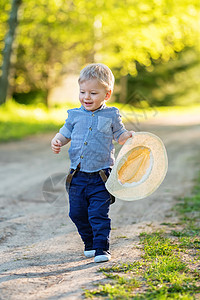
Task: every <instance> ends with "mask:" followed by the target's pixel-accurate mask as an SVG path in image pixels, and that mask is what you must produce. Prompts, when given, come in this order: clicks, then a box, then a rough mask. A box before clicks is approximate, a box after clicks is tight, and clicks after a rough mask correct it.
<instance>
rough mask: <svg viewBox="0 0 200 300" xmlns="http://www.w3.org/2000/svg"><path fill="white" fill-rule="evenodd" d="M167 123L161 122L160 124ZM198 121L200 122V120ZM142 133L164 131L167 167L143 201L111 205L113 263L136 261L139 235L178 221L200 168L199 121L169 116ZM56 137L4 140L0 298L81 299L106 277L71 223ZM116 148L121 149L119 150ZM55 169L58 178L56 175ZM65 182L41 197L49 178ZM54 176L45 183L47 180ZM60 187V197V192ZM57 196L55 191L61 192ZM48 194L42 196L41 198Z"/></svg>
mask: <svg viewBox="0 0 200 300" xmlns="http://www.w3.org/2000/svg"><path fill="white" fill-rule="evenodd" d="M161 123H162V124H161ZM196 123H199V124H200V120H198V122H196ZM140 130H143V131H150V132H152V133H155V134H157V135H158V136H160V137H161V138H162V139H163V141H164V143H165V145H166V148H167V152H168V157H169V170H168V174H167V176H166V179H165V181H164V182H163V184H162V185H161V186H160V188H159V189H158V190H157V191H156V192H155V193H154V194H153V195H151V196H150V197H148V198H147V199H144V200H141V201H135V202H125V201H120V200H117V202H116V203H115V204H114V205H112V206H111V218H112V227H113V230H112V234H111V252H112V260H111V261H110V262H108V263H105V264H101V266H103V265H106V266H109V265H111V264H113V263H117V262H119V261H130V260H136V259H138V258H139V256H140V250H139V247H137V246H138V235H139V233H140V232H142V231H149V230H151V229H152V227H153V228H159V227H160V226H161V225H160V224H161V223H162V222H174V221H176V216H175V215H174V213H173V211H171V208H172V206H173V205H174V203H175V201H176V199H177V197H180V196H183V195H186V194H188V193H189V192H190V188H191V186H192V184H193V180H194V176H195V175H196V174H197V171H198V169H199V152H200V150H199V149H200V125H198V124H190V125H188V124H184V125H182V126H181V125H180V122H179V125H177V124H176V125H174V126H171V125H170V126H169V120H163V121H162V120H161V121H159V120H158V121H157V122H152V123H150V122H148V124H147V123H146V124H143V125H141V128H140ZM50 139H51V136H50V135H44V136H40V137H33V138H29V139H26V140H24V141H20V142H15V143H8V144H4V145H0V166H1V173H0V182H1V188H0V250H1V252H0V299H2V300H9V299H11V300H22V299H23V300H24V299H34V300H37V299H48V300H53V299H70V300H73V299H82V298H83V289H84V288H91V287H93V284H95V283H98V281H99V280H101V279H102V278H103V276H102V274H101V273H98V272H96V271H97V269H98V268H99V267H100V265H98V264H94V263H93V259H85V258H84V256H83V246H82V242H81V241H80V238H79V236H78V234H77V232H76V230H75V227H74V225H73V224H72V223H71V221H70V220H69V217H68V216H67V215H68V207H67V205H66V193H65V191H64V189H62V185H61V183H62V178H63V174H64V173H65V172H66V170H67V169H68V167H69V160H68V159H66V155H67V147H68V146H67V147H66V149H65V150H64V148H63V150H64V151H62V153H61V154H60V155H59V156H55V155H54V154H53V153H51V150H50V147H49V143H50ZM117 149H118V150H119V147H117ZM56 173H58V174H57V175H58V176H55V174H56ZM50 175H52V178H53V179H54V183H55V180H56V178H57V179H58V180H60V179H61V183H58V184H57V186H56V187H54V188H55V190H54V193H53V194H52V195H51V194H49V195H48V194H47V193H46V194H44V195H43V194H42V189H44V188H43V184H44V182H45V180H46V179H47V178H48V177H49V176H50ZM49 182H50V181H46V182H45V185H44V187H46V184H47V183H49ZM57 192H58V195H59V198H58V197H57V196H56V201H55V198H54V196H55V194H56V193H57ZM56 195H57V194H56ZM44 196H45V197H44Z"/></svg>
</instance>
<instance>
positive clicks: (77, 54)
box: [0, 0, 200, 101]
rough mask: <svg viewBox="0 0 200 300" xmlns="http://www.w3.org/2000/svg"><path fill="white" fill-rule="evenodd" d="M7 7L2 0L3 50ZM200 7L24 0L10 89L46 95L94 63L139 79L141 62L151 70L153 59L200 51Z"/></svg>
mask: <svg viewBox="0 0 200 300" xmlns="http://www.w3.org/2000/svg"><path fill="white" fill-rule="evenodd" d="M9 9H10V3H8V1H7V0H2V1H1V4H0V13H1V19H2V24H1V25H0V50H2V49H3V47H4V38H5V34H6V29H7V25H6V21H7V19H8V13H9ZM199 9H200V7H199V1H198V0H194V1H192V3H191V1H189V0H178V1H172V0H159V1H158V0H153V1H149V0H144V1H142V2H141V1H138V0H135V1H131V0H127V1H119V0H117V1H116V0H110V1H106V0H101V1H99V0H96V1H82V0H74V1H65V0H38V1H33V0H24V1H23V4H22V5H21V8H20V12H19V26H18V30H17V36H16V43H15V47H14V56H13V64H12V65H13V68H14V69H15V71H14V72H12V73H13V74H14V76H11V85H12V87H13V89H14V91H15V92H29V91H30V90H44V91H48V90H49V89H50V88H51V87H52V86H53V85H54V84H55V83H56V82H57V81H58V80H59V79H60V76H61V75H62V74H63V73H66V72H68V73H69V72H71V71H73V72H74V70H76V71H77V69H78V70H79V69H80V66H83V65H84V64H86V63H90V62H94V61H101V62H103V63H105V64H108V65H109V67H111V68H112V69H113V70H114V73H115V75H116V76H117V77H119V76H121V75H126V74H130V75H132V76H136V75H137V72H138V71H137V64H139V65H140V66H144V67H145V68H146V69H149V70H151V66H152V63H153V62H154V61H156V62H157V63H163V62H164V63H165V62H168V61H169V60H170V59H171V58H173V59H175V58H176V56H177V53H178V52H180V51H182V50H183V49H184V48H186V47H194V48H197V49H198V43H197V41H198V37H199V30H200V29H199V27H198V26H197V25H196V24H198V15H199ZM1 60H2V57H0V64H1ZM158 101H160V99H159V100H158Z"/></svg>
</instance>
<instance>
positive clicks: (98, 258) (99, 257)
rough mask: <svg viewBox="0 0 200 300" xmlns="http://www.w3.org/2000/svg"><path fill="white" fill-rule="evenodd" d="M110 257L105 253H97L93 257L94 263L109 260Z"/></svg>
mask: <svg viewBox="0 0 200 300" xmlns="http://www.w3.org/2000/svg"><path fill="white" fill-rule="evenodd" d="M110 259H111V255H110V254H107V255H97V256H95V258H94V262H95V263H100V262H106V261H109V260H110Z"/></svg>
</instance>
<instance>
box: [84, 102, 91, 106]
mask: <svg viewBox="0 0 200 300" xmlns="http://www.w3.org/2000/svg"><path fill="white" fill-rule="evenodd" d="M84 103H85V105H88V106H89V105H92V102H84Z"/></svg>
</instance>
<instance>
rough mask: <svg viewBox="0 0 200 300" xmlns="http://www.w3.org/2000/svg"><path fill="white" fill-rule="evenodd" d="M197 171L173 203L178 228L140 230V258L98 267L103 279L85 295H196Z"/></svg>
mask: <svg viewBox="0 0 200 300" xmlns="http://www.w3.org/2000/svg"><path fill="white" fill-rule="evenodd" d="M199 203H200V174H199V177H198V179H197V184H196V186H195V187H194V189H193V191H192V195H191V197H185V198H183V199H180V200H179V202H178V204H177V205H176V207H175V210H176V211H177V214H179V216H180V221H179V223H178V226H179V228H180V227H181V229H180V230H171V229H172V224H171V223H163V224H162V225H163V230H162V231H158V232H152V233H146V232H143V233H141V234H140V243H141V245H142V247H143V254H142V256H141V259H140V260H139V261H136V262H129V263H123V264H122V263H118V264H114V265H113V266H110V267H104V268H100V269H99V272H103V274H104V275H105V278H106V281H108V282H107V283H105V284H100V285H99V286H98V287H97V288H95V289H94V290H92V291H88V290H86V291H85V297H86V298H91V299H93V298H95V299H113V300H116V299H120V300H125V299H133V300H142V299H144V300H154V299H155V300H157V299H158V300H165V299H171V300H175V299H177V300H179V299H184V300H190V299H199V295H200V284H199V283H200V272H199V269H198V266H199V260H200V238H199V228H200V226H199V221H200V210H199Z"/></svg>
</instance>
